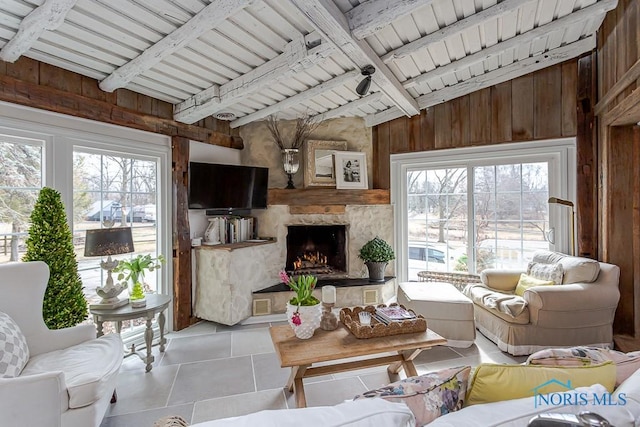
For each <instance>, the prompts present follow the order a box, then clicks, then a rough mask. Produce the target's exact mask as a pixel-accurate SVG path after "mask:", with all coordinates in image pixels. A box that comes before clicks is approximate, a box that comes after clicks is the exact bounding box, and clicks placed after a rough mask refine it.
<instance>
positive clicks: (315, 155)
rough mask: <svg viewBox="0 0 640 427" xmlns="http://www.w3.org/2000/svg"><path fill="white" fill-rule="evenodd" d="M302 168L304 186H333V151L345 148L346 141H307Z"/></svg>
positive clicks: (334, 183) (334, 184) (334, 177)
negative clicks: (303, 166)
mask: <svg viewBox="0 0 640 427" xmlns="http://www.w3.org/2000/svg"><path fill="white" fill-rule="evenodd" d="M306 145H307V155H306V161H305V168H304V186H305V187H335V186H336V174H335V168H334V166H333V153H334V152H335V151H343V150H346V149H347V141H320V140H313V139H310V140H308V141H307V144H306Z"/></svg>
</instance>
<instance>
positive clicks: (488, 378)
mask: <svg viewBox="0 0 640 427" xmlns="http://www.w3.org/2000/svg"><path fill="white" fill-rule="evenodd" d="M593 384H602V385H603V386H604V387H605V388H606V389H607V390H608V391H609V392H610V393H611V392H613V389H614V387H615V384H616V365H615V364H614V363H613V362H611V361H608V362H605V363H602V364H600V365H589V366H563V367H556V366H537V365H497V364H492V363H483V364H481V365H479V366H478V367H477V368H476V370H475V372H474V373H473V377H472V378H471V384H470V386H469V388H468V391H467V402H466V406H470V405H476V404H479V403H490V402H499V401H503V400H510V399H520V398H522V397H530V396H534V395H536V394H546V393H552V392H565V391H568V390H571V389H574V388H576V387H588V386H591V385H593Z"/></svg>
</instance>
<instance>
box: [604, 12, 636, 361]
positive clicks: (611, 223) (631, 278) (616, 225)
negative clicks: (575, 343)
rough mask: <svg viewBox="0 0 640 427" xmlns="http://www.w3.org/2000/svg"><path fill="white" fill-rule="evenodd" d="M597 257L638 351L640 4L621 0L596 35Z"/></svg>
mask: <svg viewBox="0 0 640 427" xmlns="http://www.w3.org/2000/svg"><path fill="white" fill-rule="evenodd" d="M597 54H598V67H597V69H598V99H599V101H598V104H597V105H596V114H598V143H597V149H598V157H599V158H600V159H601V165H600V167H601V171H602V172H601V177H600V186H599V188H598V193H599V197H600V202H601V203H600V209H599V212H598V217H599V218H600V224H599V225H600V231H599V236H598V239H599V240H600V241H601V247H600V253H599V257H600V258H601V259H603V260H605V261H607V262H610V263H612V264H616V265H618V266H619V267H620V293H621V298H620V303H619V304H618V309H617V311H616V317H615V323H614V333H615V334H616V335H615V343H616V345H617V346H618V347H619V348H620V349H622V350H624V351H631V350H640V213H639V209H640V172H639V171H638V163H639V162H640V128H639V127H638V126H637V125H636V123H637V122H638V121H639V120H640V108H638V107H639V106H640V5H639V4H638V1H637V0H619V1H618V6H617V7H616V9H614V10H612V11H610V12H609V13H608V14H607V16H606V18H605V20H604V22H603V23H602V26H601V27H600V30H599V32H598V46H597Z"/></svg>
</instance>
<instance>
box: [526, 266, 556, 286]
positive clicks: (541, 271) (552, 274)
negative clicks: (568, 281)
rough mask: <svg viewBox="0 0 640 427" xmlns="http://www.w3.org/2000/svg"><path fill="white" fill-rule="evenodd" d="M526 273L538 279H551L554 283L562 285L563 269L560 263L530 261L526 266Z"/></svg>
mask: <svg viewBox="0 0 640 427" xmlns="http://www.w3.org/2000/svg"><path fill="white" fill-rule="evenodd" d="M527 275H529V276H531V277H534V278H536V279H540V280H553V283H554V284H555V285H562V278H563V277H564V270H563V268H562V264H560V263H555V264H542V263H539V262H533V261H532V262H530V263H529V265H528V266H527Z"/></svg>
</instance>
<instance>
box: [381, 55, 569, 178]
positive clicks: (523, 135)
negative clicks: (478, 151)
mask: <svg viewBox="0 0 640 427" xmlns="http://www.w3.org/2000/svg"><path fill="white" fill-rule="evenodd" d="M577 82H578V67H577V59H575V60H571V61H567V62H564V63H562V64H559V65H555V66H553V67H549V68H546V69H544V70H541V71H538V72H535V73H532V74H528V75H526V76H523V77H519V78H517V79H514V80H511V81H509V82H505V83H501V84H498V85H496V86H492V87H490V88H486V89H482V90H479V91H477V92H473V93H471V94H469V95H466V96H462V97H460V98H456V99H453V100H451V101H448V102H446V103H443V104H439V105H436V106H433V107H430V108H427V109H426V110H422V111H421V112H420V115H419V116H418V115H416V116H414V117H401V118H398V119H395V120H392V121H390V122H386V123H383V124H380V125H378V126H376V127H375V128H374V129H373V147H374V171H373V175H374V176H373V185H374V188H384V189H388V188H389V185H390V177H389V155H390V154H396V153H408V152H416V151H430V150H438V149H443V148H458V147H469V146H480V145H487V144H503V143H510V142H522V141H532V140H544V139H552V138H561V137H574V136H576V128H577V115H576V96H577Z"/></svg>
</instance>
